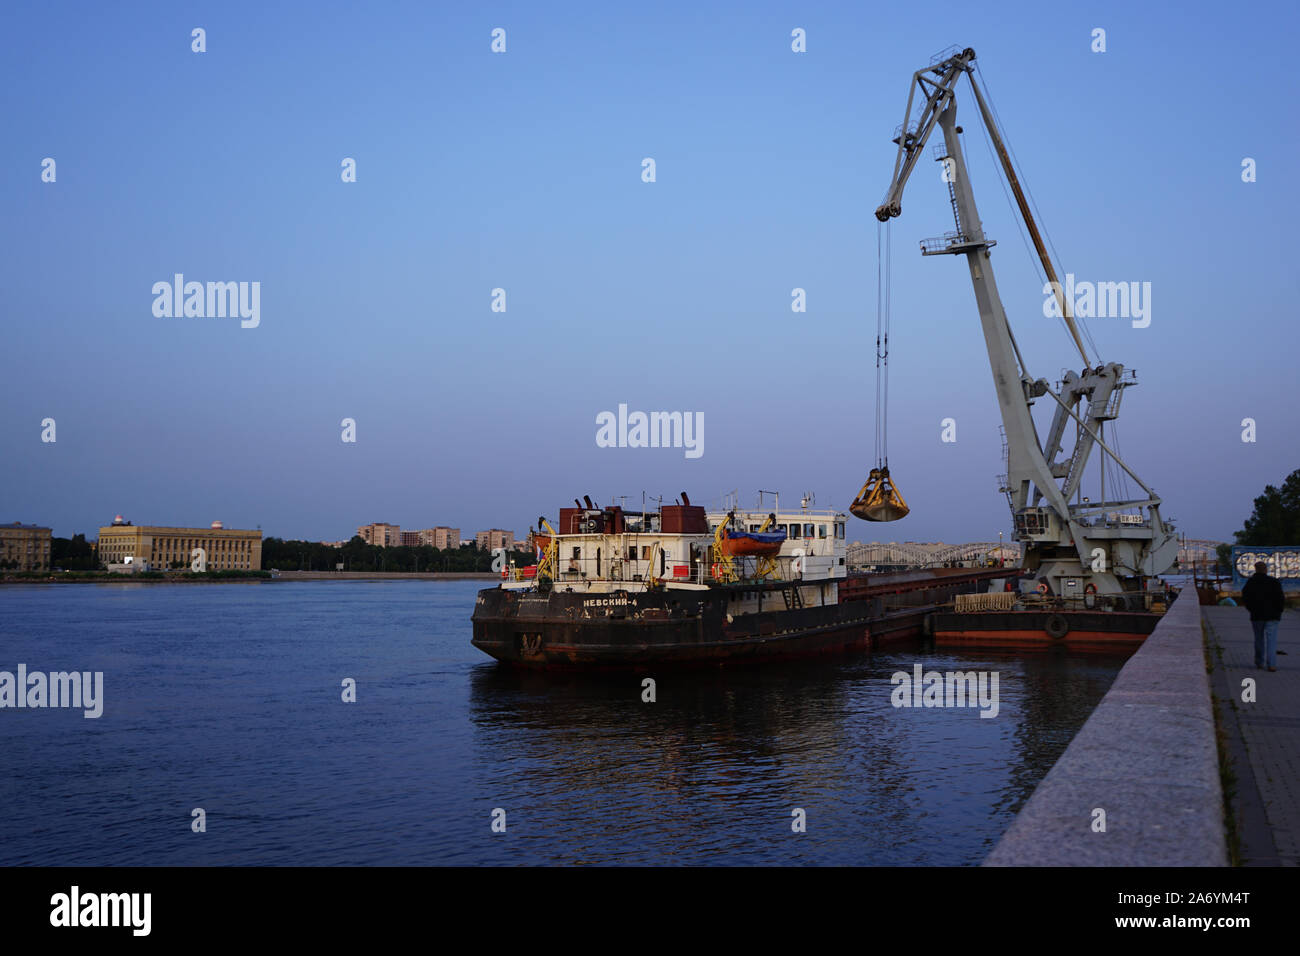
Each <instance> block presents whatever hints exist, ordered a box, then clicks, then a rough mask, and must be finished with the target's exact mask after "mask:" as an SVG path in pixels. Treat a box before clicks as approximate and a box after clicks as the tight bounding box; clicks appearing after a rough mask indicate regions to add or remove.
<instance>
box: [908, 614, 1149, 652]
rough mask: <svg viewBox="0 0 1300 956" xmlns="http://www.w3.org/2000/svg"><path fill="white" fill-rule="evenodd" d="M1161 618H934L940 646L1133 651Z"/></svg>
mask: <svg viewBox="0 0 1300 956" xmlns="http://www.w3.org/2000/svg"><path fill="white" fill-rule="evenodd" d="M1162 616H1163V615H1161V614H1157V613H1152V612H1144V611H1080V610H1066V609H1061V610H1034V611H975V612H971V613H966V614H957V613H939V614H936V615H935V616H934V619H933V627H934V643H935V645H936V646H938V647H957V646H966V647H981V648H996V649H1001V648H1009V649H1022V650H1043V649H1048V648H1053V647H1063V648H1066V649H1068V650H1072V651H1089V652H1103V653H1104V652H1120V653H1131V652H1132V651H1134V650H1136V649H1137V648H1138V647H1140V646H1141V644H1142V642H1143V641H1145V640H1146V639H1147V637H1148V636H1149V635H1150V634H1151V632H1152V631H1154V630H1155V627H1156V624H1157V623H1159V621H1160V618H1161V617H1162Z"/></svg>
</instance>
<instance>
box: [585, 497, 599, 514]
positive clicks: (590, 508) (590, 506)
mask: <svg viewBox="0 0 1300 956" xmlns="http://www.w3.org/2000/svg"><path fill="white" fill-rule="evenodd" d="M582 500H583V501H585V502H586V503H587V510H588V511H595V510H596V506H595V505H593V504H592V503H591V498H590V496H588V495H583V496H582Z"/></svg>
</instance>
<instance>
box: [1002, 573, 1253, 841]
mask: <svg viewBox="0 0 1300 956" xmlns="http://www.w3.org/2000/svg"><path fill="white" fill-rule="evenodd" d="M1098 811H1101V812H1104V818H1103V817H1102V816H1101V814H1100V813H1099V812H1098ZM983 865H984V866H1226V865H1228V850H1227V841H1226V837H1225V834H1224V825H1223V791H1222V787H1221V785H1220V781H1219V753H1218V746H1217V742H1216V738H1215V726H1214V711H1213V704H1212V701H1211V697H1210V681H1209V675H1208V674H1207V673H1206V670H1205V653H1204V644H1203V637H1202V633H1201V609H1200V605H1199V604H1198V602H1197V598H1196V591H1195V590H1194V589H1193V588H1190V587H1185V588H1183V590H1182V592H1181V593H1180V594H1179V596H1178V598H1177V600H1175V601H1174V603H1173V605H1172V606H1171V607H1170V609H1169V611H1168V612H1167V613H1166V614H1165V616H1164V617H1163V618H1162V619H1161V621H1160V623H1159V624H1158V625H1157V626H1156V629H1155V631H1153V632H1152V634H1151V636H1150V637H1148V638H1147V639H1146V641H1144V642H1143V644H1142V647H1141V648H1140V649H1139V650H1138V651H1137V653H1136V654H1134V655H1133V657H1131V658H1130V659H1129V661H1128V662H1127V663H1126V664H1125V665H1124V667H1123V669H1122V670H1121V671H1120V672H1119V675H1118V676H1117V677H1116V678H1115V683H1114V684H1113V685H1112V686H1111V688H1110V690H1109V691H1108V692H1107V694H1106V696H1105V697H1103V698H1102V700H1101V703H1099V704H1098V705H1097V709H1096V710H1095V711H1093V713H1092V715H1091V716H1090V717H1089V718H1088V720H1087V722H1086V723H1085V724H1084V725H1083V727H1082V728H1081V729H1080V730H1079V733H1078V734H1077V735H1076V736H1075V738H1074V740H1072V741H1071V742H1070V745H1069V747H1067V748H1066V750H1065V753H1063V754H1062V755H1061V758H1060V760H1058V761H1057V762H1056V765H1055V766H1053V767H1052V769H1051V770H1050V771H1049V772H1048V774H1047V776H1046V777H1045V778H1043V780H1042V782H1041V783H1039V785H1038V787H1037V788H1036V789H1035V790H1034V792H1033V794H1032V795H1031V796H1030V798H1029V800H1028V802H1027V803H1026V804H1025V806H1024V807H1023V808H1022V809H1021V811H1020V813H1019V814H1018V815H1017V817H1016V819H1015V820H1014V821H1013V822H1012V824H1011V826H1010V828H1009V829H1008V830H1007V832H1006V833H1005V834H1003V836H1002V839H1001V840H1000V841H999V842H998V843H997V845H996V846H995V847H994V848H993V851H992V852H991V853H990V854H989V856H988V857H987V858H986V859H985V861H984V864H983Z"/></svg>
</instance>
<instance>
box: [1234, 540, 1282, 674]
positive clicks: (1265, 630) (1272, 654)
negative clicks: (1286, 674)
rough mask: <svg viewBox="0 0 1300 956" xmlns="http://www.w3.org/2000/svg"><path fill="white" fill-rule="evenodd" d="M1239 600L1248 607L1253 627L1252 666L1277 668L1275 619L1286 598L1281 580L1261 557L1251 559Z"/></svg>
mask: <svg viewBox="0 0 1300 956" xmlns="http://www.w3.org/2000/svg"><path fill="white" fill-rule="evenodd" d="M1241 603H1242V604H1244V605H1246V609H1247V610H1248V611H1250V626H1251V627H1252V628H1254V630H1255V666H1256V667H1264V666H1267V667H1268V669H1269V670H1271V671H1275V670H1277V622H1278V621H1280V620H1281V619H1282V608H1283V606H1284V604H1285V603H1286V599H1285V598H1284V597H1283V595H1282V582H1281V581H1279V580H1278V579H1277V578H1273V577H1269V574H1268V565H1267V564H1265V563H1264V562H1263V561H1257V562H1255V573H1254V574H1252V575H1251V576H1250V580H1249V581H1247V582H1246V586H1245V587H1243V588H1242V589H1241Z"/></svg>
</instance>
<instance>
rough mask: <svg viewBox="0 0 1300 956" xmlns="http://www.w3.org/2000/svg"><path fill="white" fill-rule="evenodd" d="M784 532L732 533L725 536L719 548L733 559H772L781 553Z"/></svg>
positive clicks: (727, 532)
mask: <svg viewBox="0 0 1300 956" xmlns="http://www.w3.org/2000/svg"><path fill="white" fill-rule="evenodd" d="M783 544H785V532H784V531H732V530H731V529H730V528H728V529H727V530H726V532H725V533H724V534H723V537H722V541H721V542H720V543H719V547H720V548H721V549H722V553H723V554H728V555H730V556H731V557H733V558H752V557H758V558H770V557H773V556H775V555H777V554H780V553H781V545H783Z"/></svg>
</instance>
